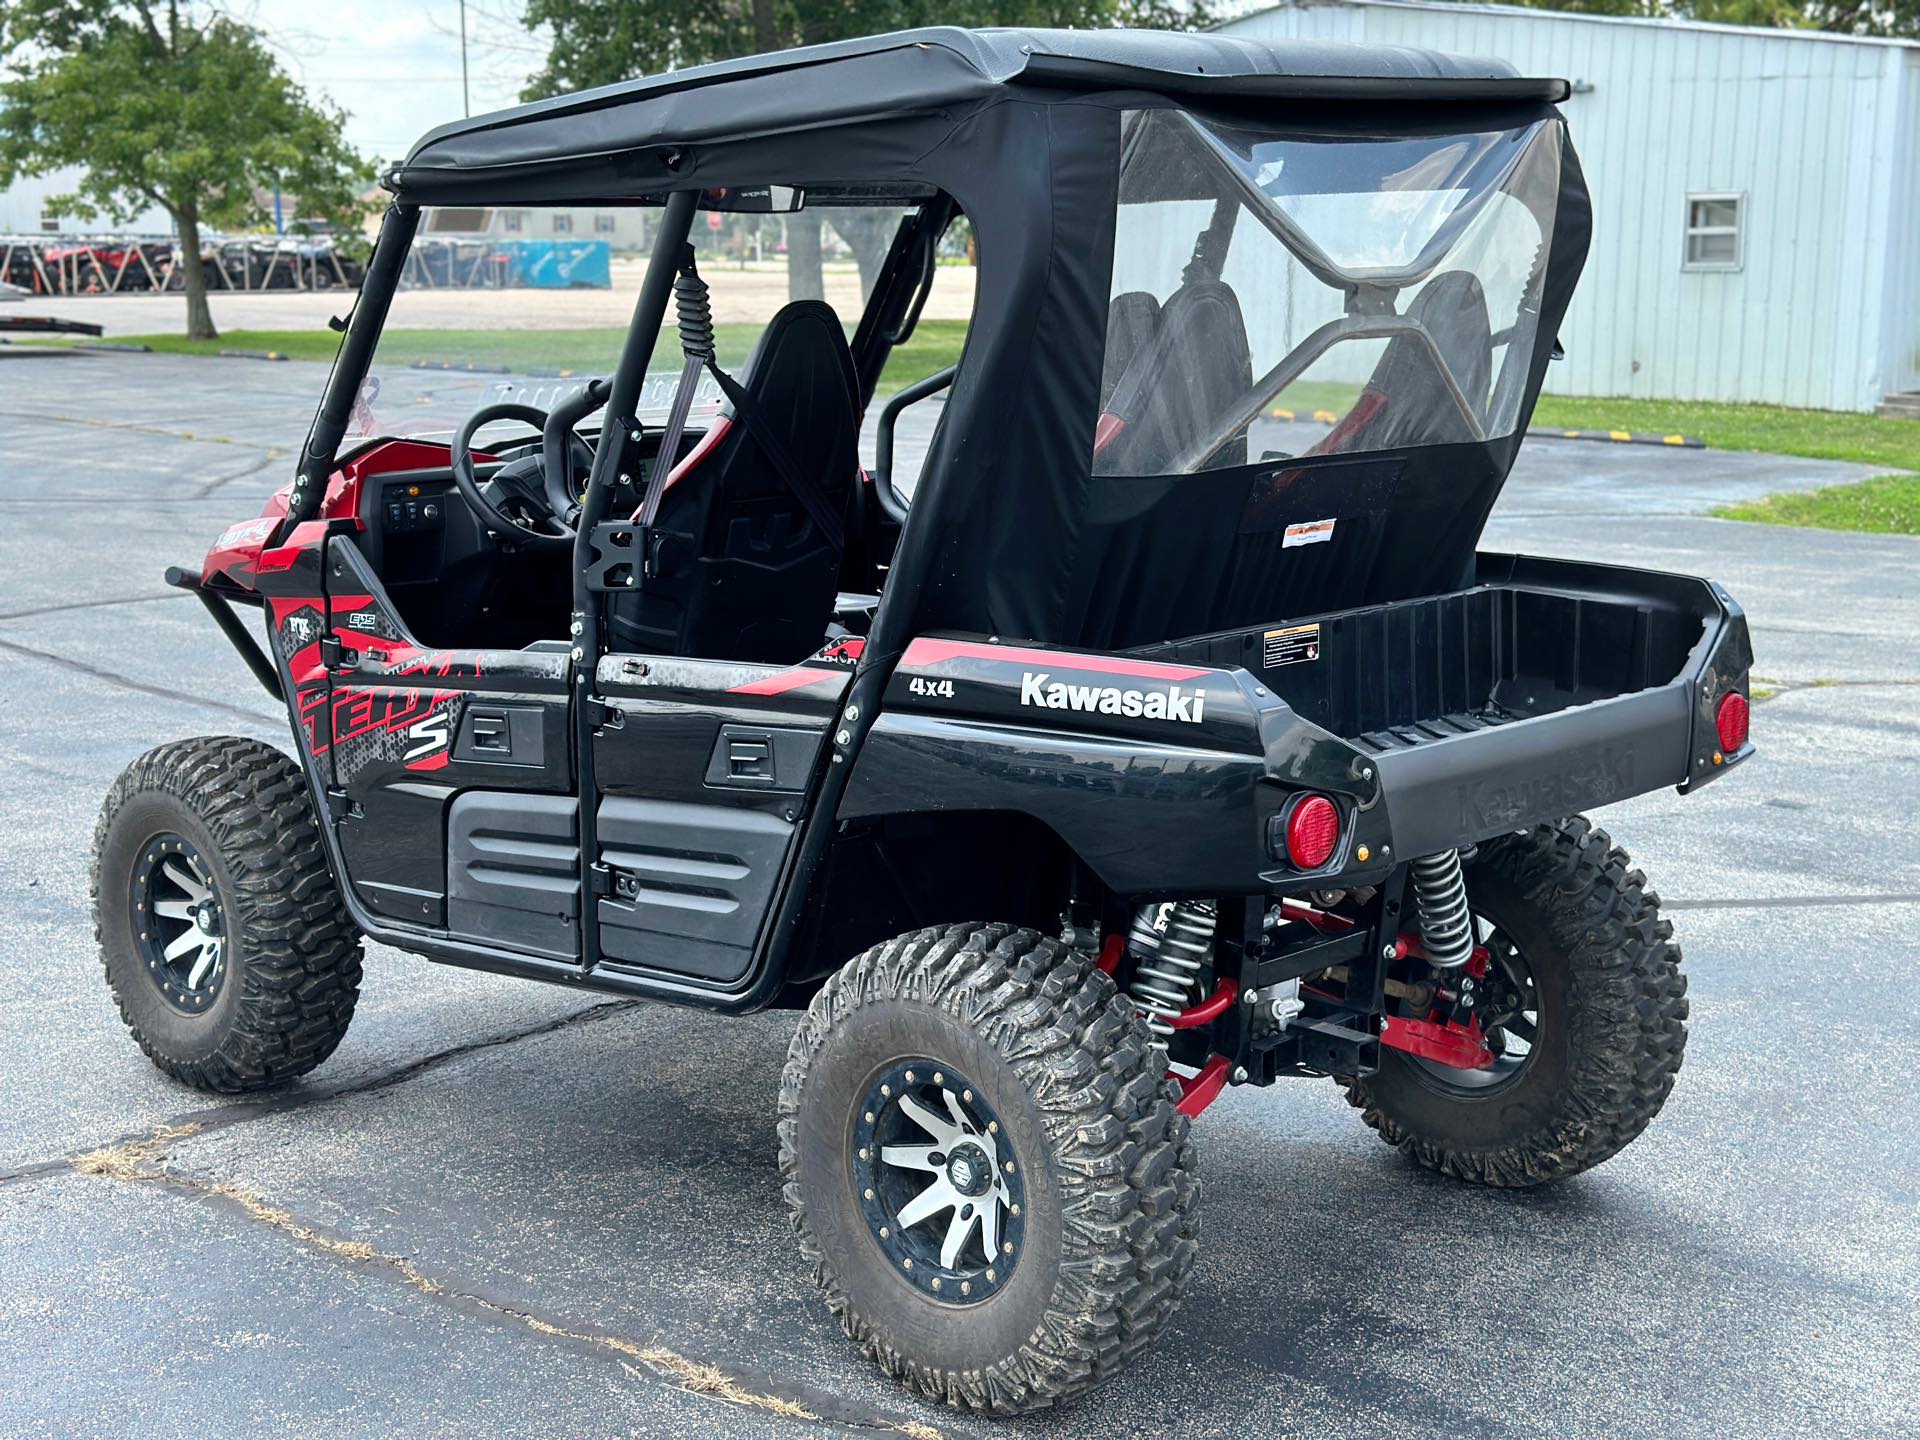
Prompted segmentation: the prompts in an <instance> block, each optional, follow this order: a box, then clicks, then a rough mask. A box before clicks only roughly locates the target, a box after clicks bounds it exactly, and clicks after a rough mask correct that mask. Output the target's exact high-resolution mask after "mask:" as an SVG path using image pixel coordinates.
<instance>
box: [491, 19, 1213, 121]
mask: <svg viewBox="0 0 1920 1440" xmlns="http://www.w3.org/2000/svg"><path fill="white" fill-rule="evenodd" d="M1209 18H1210V16H1209V14H1208V0H1191V3H1187V0H530V3H529V4H528V5H527V11H526V23H527V27H528V28H529V29H533V28H536V27H538V26H541V25H546V26H550V27H551V29H552V35H553V48H552V51H551V53H550V54H549V55H548V57H547V63H546V65H545V67H544V68H543V69H541V70H540V71H539V72H538V73H537V74H536V75H535V76H534V77H533V78H532V79H531V80H530V81H528V83H527V88H526V92H525V95H526V98H527V99H529V100H535V99H539V98H541V97H543V96H547V95H557V94H563V93H565V92H566V91H569V90H580V89H585V88H586V87H588V86H592V85H608V84H611V83H613V82H614V81H616V80H625V79H629V78H630V77H632V76H636V75H653V74H658V73H660V72H661V71H663V70H679V69H684V68H685V67H687V66H689V65H700V64H704V63H706V62H707V61H709V60H726V59H730V58H732V57H733V56H736V55H751V54H754V53H756V52H759V51H765V50H779V49H784V48H786V47H787V46H790V45H817V44H821V43H823V42H825V41H828V40H844V39H847V38H849V37H850V36H855V35H877V34H881V33H883V32H885V31H888V30H905V29H910V28H912V27H914V26H916V25H1035V26H1075V27H1079V28H1083V29H1084V28H1090V27H1095V26H1103V25H1139V26H1146V27H1151V28H1156V29H1176V30H1184V29H1192V28H1194V27H1196V26H1198V25H1203V24H1205V23H1206V22H1207V21H1208V19H1209Z"/></svg>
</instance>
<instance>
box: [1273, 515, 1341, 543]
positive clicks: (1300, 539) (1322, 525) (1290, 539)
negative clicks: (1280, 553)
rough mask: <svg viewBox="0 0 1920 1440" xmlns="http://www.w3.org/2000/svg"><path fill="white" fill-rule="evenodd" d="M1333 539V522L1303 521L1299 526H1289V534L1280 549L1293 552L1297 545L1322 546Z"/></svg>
mask: <svg viewBox="0 0 1920 1440" xmlns="http://www.w3.org/2000/svg"><path fill="white" fill-rule="evenodd" d="M1332 538H1333V521H1331V520H1302V521H1301V522H1300V523H1299V524H1298V525H1289V526H1287V533H1286V536H1285V537H1284V538H1283V539H1282V540H1281V541H1280V548H1281V549H1282V550H1291V549H1292V548H1293V547H1294V546H1296V545H1320V544H1324V543H1325V542H1326V541H1328V540H1331V539H1332Z"/></svg>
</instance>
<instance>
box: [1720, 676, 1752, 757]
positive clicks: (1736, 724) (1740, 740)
mask: <svg viewBox="0 0 1920 1440" xmlns="http://www.w3.org/2000/svg"><path fill="white" fill-rule="evenodd" d="M1748 713H1749V712H1748V706H1747V697H1746V696H1744V695H1742V694H1741V693H1740V692H1739V691H1738V690H1733V691H1729V692H1728V693H1727V694H1725V695H1722V696H1721V697H1720V708H1719V709H1717V710H1715V711H1714V712H1713V728H1714V729H1715V730H1718V731H1719V732H1720V748H1721V750H1722V751H1724V752H1725V753H1726V754H1728V755H1731V754H1733V752H1734V751H1736V750H1738V749H1739V748H1740V747H1741V746H1742V745H1744V744H1746V743H1747V718H1748Z"/></svg>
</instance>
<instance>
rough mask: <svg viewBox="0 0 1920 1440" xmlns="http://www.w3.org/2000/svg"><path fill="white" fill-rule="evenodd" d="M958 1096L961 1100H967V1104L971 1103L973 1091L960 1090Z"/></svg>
mask: <svg viewBox="0 0 1920 1440" xmlns="http://www.w3.org/2000/svg"><path fill="white" fill-rule="evenodd" d="M960 1098H961V1099H962V1100H965V1101H966V1102H967V1103H968V1104H972V1103H973V1091H971V1090H962V1091H961V1092H960Z"/></svg>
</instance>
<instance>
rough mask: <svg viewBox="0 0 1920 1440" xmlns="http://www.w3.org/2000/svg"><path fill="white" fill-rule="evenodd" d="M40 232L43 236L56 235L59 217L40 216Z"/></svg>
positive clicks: (58, 227)
mask: <svg viewBox="0 0 1920 1440" xmlns="http://www.w3.org/2000/svg"><path fill="white" fill-rule="evenodd" d="M40 230H41V233H42V234H45V235H58V234H59V233H60V217H59V216H58V215H42V216H41V217H40Z"/></svg>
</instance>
